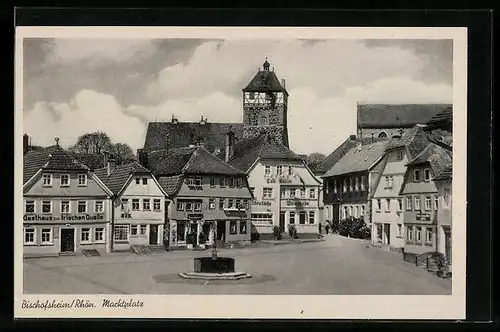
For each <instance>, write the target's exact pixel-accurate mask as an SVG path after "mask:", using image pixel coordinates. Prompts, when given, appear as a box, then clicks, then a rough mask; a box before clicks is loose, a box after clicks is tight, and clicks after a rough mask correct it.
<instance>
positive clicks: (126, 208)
mask: <svg viewBox="0 0 500 332" xmlns="http://www.w3.org/2000/svg"><path fill="white" fill-rule="evenodd" d="M128 208H129V206H128V199H127V198H122V211H123V210H128Z"/></svg>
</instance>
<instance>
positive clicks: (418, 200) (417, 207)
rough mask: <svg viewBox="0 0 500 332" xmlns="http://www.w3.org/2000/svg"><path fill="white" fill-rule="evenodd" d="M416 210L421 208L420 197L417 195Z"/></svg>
mask: <svg viewBox="0 0 500 332" xmlns="http://www.w3.org/2000/svg"><path fill="white" fill-rule="evenodd" d="M415 210H417V211H418V210H420V197H419V196H415Z"/></svg>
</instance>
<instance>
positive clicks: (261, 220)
mask: <svg viewBox="0 0 500 332" xmlns="http://www.w3.org/2000/svg"><path fill="white" fill-rule="evenodd" d="M251 218H252V221H253V222H254V223H255V224H260V225H272V223H273V214H272V213H252V215H251Z"/></svg>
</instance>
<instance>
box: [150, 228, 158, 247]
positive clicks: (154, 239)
mask: <svg viewBox="0 0 500 332" xmlns="http://www.w3.org/2000/svg"><path fill="white" fill-rule="evenodd" d="M157 244H158V225H149V245H152V246H154V245H157Z"/></svg>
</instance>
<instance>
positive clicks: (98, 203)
mask: <svg viewBox="0 0 500 332" xmlns="http://www.w3.org/2000/svg"><path fill="white" fill-rule="evenodd" d="M94 211H95V212H96V213H103V212H104V202H103V201H95V205H94Z"/></svg>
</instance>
